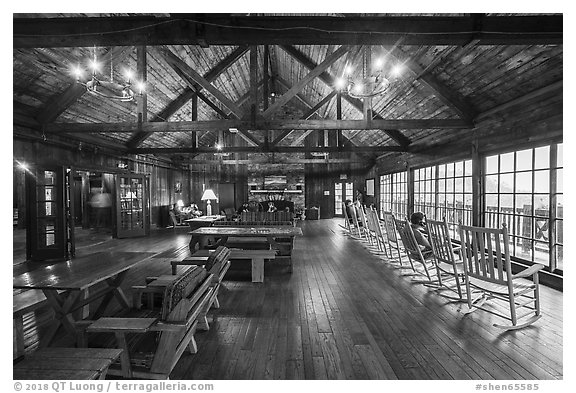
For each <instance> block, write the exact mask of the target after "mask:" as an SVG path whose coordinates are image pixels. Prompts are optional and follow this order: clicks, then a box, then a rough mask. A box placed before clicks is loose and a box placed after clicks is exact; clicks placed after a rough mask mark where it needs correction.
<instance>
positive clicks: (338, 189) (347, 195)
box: [334, 182, 354, 217]
mask: <svg viewBox="0 0 576 393" xmlns="http://www.w3.org/2000/svg"><path fill="white" fill-rule="evenodd" d="M347 199H350V200H353V199H354V185H353V183H352V182H336V183H334V215H335V216H338V217H342V216H343V214H344V213H343V212H342V202H344V201H345V200H347Z"/></svg>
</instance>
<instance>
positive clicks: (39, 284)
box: [13, 251, 154, 347]
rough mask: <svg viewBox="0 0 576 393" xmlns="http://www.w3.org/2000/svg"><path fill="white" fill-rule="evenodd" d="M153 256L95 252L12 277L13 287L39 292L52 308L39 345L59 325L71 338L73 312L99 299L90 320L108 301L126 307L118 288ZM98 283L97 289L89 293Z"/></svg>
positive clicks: (45, 343) (133, 253)
mask: <svg viewBox="0 0 576 393" xmlns="http://www.w3.org/2000/svg"><path fill="white" fill-rule="evenodd" d="M153 255H154V253H151V252H119V251H117V252H98V253H94V254H90V255H87V256H83V257H79V258H76V259H73V260H71V261H66V262H61V263H56V264H54V265H50V266H46V267H43V268H40V269H36V270H33V271H31V272H28V273H24V274H21V275H19V276H16V277H14V279H13V287H14V288H15V289H40V290H42V292H43V293H44V295H45V296H46V299H47V300H48V305H49V306H50V307H52V308H53V309H54V311H55V321H54V323H53V325H52V326H51V328H50V329H49V330H48V332H47V335H46V337H45V340H42V342H41V344H42V346H43V347H44V346H47V345H49V344H50V343H51V342H52V341H53V339H54V336H55V335H56V332H57V331H58V329H59V328H60V327H61V326H62V327H63V328H64V329H65V330H66V331H67V332H69V333H70V334H72V335H75V334H76V329H75V326H74V324H75V322H76V321H77V320H78V319H79V317H78V316H76V317H75V316H74V311H76V310H79V309H81V308H83V307H85V306H86V305H88V304H90V303H92V302H94V301H95V300H98V299H102V301H101V303H100V305H99V306H98V308H97V309H96V310H95V311H94V313H93V314H92V315H91V316H90V317H89V318H90V319H97V318H99V317H100V316H102V314H103V313H104V311H105V310H106V308H107V307H108V305H109V304H110V302H111V300H112V299H116V300H117V301H118V303H120V305H121V306H122V307H124V308H130V304H129V303H128V300H127V299H126V296H125V295H124V292H123V291H122V289H121V288H120V285H121V284H122V282H123V281H124V279H125V278H126V274H127V273H128V270H129V269H130V268H132V267H133V266H135V265H138V264H139V263H142V262H144V261H145V260H147V259H149V258H150V257H152V256H153ZM98 284H101V285H99V286H100V287H101V288H98V289H96V290H95V291H93V292H92V291H90V288H92V287H94V286H96V285H98Z"/></svg>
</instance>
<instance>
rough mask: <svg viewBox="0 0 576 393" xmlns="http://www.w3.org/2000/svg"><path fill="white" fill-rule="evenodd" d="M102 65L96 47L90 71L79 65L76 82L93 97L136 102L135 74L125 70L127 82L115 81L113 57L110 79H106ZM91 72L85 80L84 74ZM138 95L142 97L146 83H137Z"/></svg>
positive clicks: (90, 62) (89, 66)
mask: <svg viewBox="0 0 576 393" xmlns="http://www.w3.org/2000/svg"><path fill="white" fill-rule="evenodd" d="M101 68H102V64H101V63H99V62H98V58H97V55H96V47H94V55H93V57H92V60H91V61H89V64H88V70H86V69H82V68H81V67H80V65H78V66H77V67H76V68H75V70H74V73H75V75H76V82H77V83H79V84H81V85H82V86H84V87H85V88H86V91H87V92H88V93H90V94H92V95H95V96H97V97H100V98H104V99H109V100H116V101H122V102H130V101H134V100H135V97H136V94H135V93H134V90H133V89H132V78H133V75H134V74H133V72H132V71H131V70H130V69H125V70H124V74H125V78H126V79H125V80H124V81H119V82H117V81H114V66H113V62H112V57H111V58H110V79H109V80H106V79H104V75H103V74H102V73H101ZM86 72H89V73H90V74H91V75H90V77H89V78H88V79H87V80H84V74H85V73H86ZM136 85H137V89H138V94H139V95H142V93H143V91H144V83H142V82H137V84H136Z"/></svg>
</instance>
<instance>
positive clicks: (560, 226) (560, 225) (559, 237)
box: [556, 220, 564, 244]
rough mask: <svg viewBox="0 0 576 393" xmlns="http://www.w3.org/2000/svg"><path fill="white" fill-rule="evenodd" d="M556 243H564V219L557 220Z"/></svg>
mask: <svg viewBox="0 0 576 393" xmlns="http://www.w3.org/2000/svg"><path fill="white" fill-rule="evenodd" d="M556 243H558V244H564V220H556Z"/></svg>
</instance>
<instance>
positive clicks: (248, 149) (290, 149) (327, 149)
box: [128, 146, 405, 154]
mask: <svg viewBox="0 0 576 393" xmlns="http://www.w3.org/2000/svg"><path fill="white" fill-rule="evenodd" d="M385 151H401V152H404V151H405V149H404V148H403V147H400V146H347V147H337V146H319V147H302V146H269V147H268V148H264V147H262V146H225V147H223V148H222V149H221V150H218V151H216V149H214V148H213V147H198V148H196V149H194V148H191V147H176V148H146V147H144V148H136V149H130V150H128V152H129V153H130V154H188V153H191V154H199V153H309V152H320V153H342V152H356V153H361V152H372V153H381V152H385Z"/></svg>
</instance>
